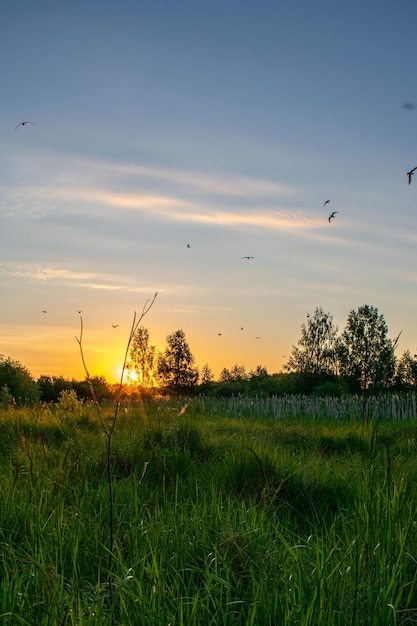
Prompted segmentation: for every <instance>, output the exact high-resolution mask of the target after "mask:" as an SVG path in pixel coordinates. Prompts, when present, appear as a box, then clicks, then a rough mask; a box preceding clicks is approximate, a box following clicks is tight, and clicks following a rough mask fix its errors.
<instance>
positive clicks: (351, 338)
mask: <svg viewBox="0 0 417 626" xmlns="http://www.w3.org/2000/svg"><path fill="white" fill-rule="evenodd" d="M399 336H400V335H398V336H397V337H395V338H389V337H388V326H387V323H386V321H385V318H384V316H383V314H381V313H379V311H378V309H377V308H376V307H373V306H370V305H367V304H365V305H363V306H361V307H359V308H358V309H357V310H352V311H350V313H349V315H348V318H347V322H346V326H345V328H344V330H343V331H342V332H339V329H338V327H337V326H336V325H335V324H334V321H333V317H332V315H331V314H330V313H328V312H325V311H324V310H323V309H322V307H317V308H316V309H315V311H314V313H313V314H311V315H310V314H309V313H307V318H306V321H305V322H304V323H303V324H302V325H301V336H300V338H299V340H298V342H297V345H295V346H293V348H292V351H291V354H290V356H289V358H288V361H287V363H286V364H285V366H284V368H283V371H282V372H279V373H269V372H268V371H267V369H266V368H265V367H264V366H262V365H258V366H257V367H256V368H255V369H254V370H250V371H247V370H246V368H245V366H244V365H239V364H237V363H236V364H235V365H233V367H231V368H230V369H229V368H226V367H224V368H223V369H222V371H221V373H220V376H219V377H218V379H217V380H215V379H214V376H213V373H212V371H211V369H210V367H209V365H208V364H205V365H204V366H203V367H201V368H200V369H199V368H197V367H196V365H195V358H194V356H193V354H192V352H191V349H190V347H189V344H188V341H187V339H186V336H185V333H184V331H183V330H182V329H179V330H176V331H174V332H173V333H171V334H170V335H168V336H167V338H166V347H165V350H164V351H162V352H159V351H158V350H157V349H156V347H155V346H153V345H152V344H151V341H150V334H149V331H148V329H147V328H145V327H144V326H139V327H137V328H136V329H135V332H134V335H133V337H132V341H131V343H130V350H129V357H128V360H127V362H126V384H124V385H123V389H122V394H121V395H120V387H119V385H114V384H110V383H108V382H107V381H106V379H105V378H104V377H103V376H96V377H92V378H87V377H86V379H84V380H82V381H77V380H67V379H65V378H63V377H62V376H47V375H43V376H40V377H39V378H38V379H37V380H34V379H33V378H32V376H31V374H30V372H29V371H28V370H27V368H26V367H25V366H24V365H22V364H21V363H19V362H17V361H14V360H12V359H11V358H10V357H2V358H1V359H0V406H7V405H10V404H16V405H18V406H21V405H33V404H36V403H38V402H57V401H59V399H60V397H61V396H62V394H63V393H64V394H65V393H68V392H74V393H75V394H76V396H77V398H78V399H81V400H86V401H89V400H92V399H93V394H95V397H96V399H97V400H98V401H100V402H111V401H113V400H114V398H115V397H122V398H123V397H125V398H127V397H128V398H130V399H138V400H139V399H143V398H154V397H160V396H161V395H162V396H163V395H165V396H172V395H187V396H190V395H210V396H214V397H216V396H233V395H239V394H240V395H247V396H262V397H266V396H283V395H292V394H300V395H316V396H332V397H339V396H341V395H345V394H359V393H364V392H365V393H368V394H372V395H377V394H380V393H381V392H390V391H391V392H401V391H412V390H415V389H416V387H417V355H416V354H414V355H412V354H411V353H410V351H409V350H406V351H404V352H403V354H402V355H401V357H398V356H397V354H396V349H397V345H398V340H399Z"/></svg>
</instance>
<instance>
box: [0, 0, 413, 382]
mask: <svg viewBox="0 0 417 626" xmlns="http://www.w3.org/2000/svg"><path fill="white" fill-rule="evenodd" d="M1 13H2V15H1V21H0V52H1V54H0V68H1V74H0V75H1V82H2V85H1V87H2V89H1V92H2V95H1V99H0V146H1V149H0V353H1V354H3V355H5V356H8V357H10V358H12V359H14V360H17V361H19V362H20V363H22V364H23V365H24V366H25V367H27V368H28V370H29V371H30V372H31V374H32V375H33V376H34V377H35V378H37V377H39V376H40V375H51V376H64V377H65V378H69V379H71V378H76V379H83V378H84V374H85V373H84V370H83V366H82V362H81V358H80V352H79V346H78V343H77V341H76V337H79V334H80V314H79V313H78V311H82V314H81V315H82V321H83V349H84V356H85V359H86V363H87V366H88V370H89V373H90V374H91V375H104V376H105V377H106V378H107V380H108V381H109V382H116V381H117V380H118V378H119V376H120V368H121V365H122V362H123V357H124V352H125V348H126V342H127V339H128V336H129V332H130V327H131V324H132V320H133V315H134V312H135V311H136V312H138V313H140V311H142V309H143V306H144V305H145V303H146V301H147V300H149V299H152V297H153V295H154V293H155V292H158V296H157V298H156V301H155V303H154V305H153V307H152V309H151V311H150V312H149V313H148V315H147V316H146V318H145V319H144V320H143V325H144V326H146V328H147V329H148V330H149V334H150V341H151V343H152V344H153V345H155V346H156V347H157V348H158V349H159V350H161V351H162V350H164V349H165V347H166V337H167V335H169V334H171V333H172V332H174V331H176V330H178V329H182V330H183V331H184V333H185V336H186V339H187V342H188V344H189V347H190V349H191V352H192V353H193V355H194V357H195V360H196V365H197V366H199V367H202V366H203V365H204V364H206V363H207V364H208V365H209V367H210V368H211V369H212V371H213V373H214V375H215V377H217V376H218V375H219V373H220V371H221V370H222V369H223V368H224V367H226V368H231V367H233V365H234V364H236V363H237V364H239V365H244V366H245V368H246V369H247V370H248V371H249V370H251V369H255V368H256V367H257V365H262V366H264V367H266V368H267V370H268V372H269V373H274V372H279V371H281V370H282V367H283V365H284V364H285V362H286V361H287V359H288V357H289V354H290V353H291V350H292V346H293V345H296V344H297V342H298V339H299V338H300V336H301V324H302V323H304V322H305V321H306V313H307V312H310V313H313V312H314V310H315V308H316V307H319V306H321V307H323V309H324V310H325V311H327V312H329V313H330V314H331V315H332V316H333V319H334V322H335V324H336V325H337V326H338V327H339V330H340V332H341V331H342V330H343V329H344V327H345V324H346V320H347V316H348V314H349V312H350V311H351V310H352V309H357V308H358V307H359V306H362V305H363V304H369V305H372V306H375V307H377V308H378V310H379V312H380V313H382V314H383V315H384V317H385V319H386V322H387V324H388V327H389V336H390V337H392V338H394V337H396V336H397V335H398V333H399V332H400V331H402V334H401V337H400V341H399V346H398V352H397V354H398V356H401V354H402V352H403V351H404V350H407V349H409V350H410V351H411V353H412V354H414V353H415V352H416V351H417V325H416V318H417V315H416V314H417V297H416V296H417V294H416V287H417V284H416V283H417V269H416V268H417V246H416V244H417V170H416V176H415V178H414V179H412V182H411V184H410V185H409V184H408V182H407V176H406V173H407V172H408V171H410V169H412V168H414V167H416V166H417V143H416V140H417V80H416V78H417V69H416V68H417V64H416V59H417V38H416V35H415V25H416V23H417V3H416V2H415V0H402V1H401V2H400V3H394V2H391V1H389V2H388V1H387V0H382V1H381V0H380V1H379V2H376V1H375V0H368V1H367V2H363V1H360V2H359V1H358V0H352V1H351V2H349V3H342V2H335V1H334V0H331V1H330V0H317V1H316V2H314V3H312V2H311V1H310V0H298V1H295V2H283V1H281V0H275V1H273V2H272V1H268V0H258V1H257V2H254V1H250V2H249V1H246V0H240V1H239V2H237V1H234V0H230V1H228V0H221V1H219V0H212V1H211V2H209V3H208V2H204V3H203V2H199V1H198V0H193V1H187V0H177V1H176V2H171V1H167V0H152V1H150V0H149V1H148V0H142V1H138V0H117V1H116V0H112V1H110V0H100V1H98V0H89V1H86V0H83V1H81V0H72V1H71V2H62V1H60V0H54V1H48V0H45V1H43V0H40V1H39V2H38V3H36V5H34V4H33V2H28V1H27V0H21V1H19V2H18V3H17V2H14V1H13V2H12V1H10V0H5V2H4V3H3V4H2V12H1ZM404 105H406V106H404ZM414 107H415V108H414ZM23 121H25V122H26V121H27V122H31V123H28V124H25V125H20V126H18V124H20V123H21V122H23ZM16 126H17V128H16ZM326 200H330V202H329V203H328V204H327V205H326V206H323V205H324V202H325V201H326ZM333 211H335V212H337V213H335V217H334V219H332V220H331V221H330V222H329V220H328V217H329V215H330V213H331V212H333ZM188 246H189V247H188ZM245 256H251V257H254V258H251V259H245V258H243V257H245ZM43 311H46V313H43ZM113 326H117V327H116V328H114V327H113ZM242 328H243V330H241V329H242Z"/></svg>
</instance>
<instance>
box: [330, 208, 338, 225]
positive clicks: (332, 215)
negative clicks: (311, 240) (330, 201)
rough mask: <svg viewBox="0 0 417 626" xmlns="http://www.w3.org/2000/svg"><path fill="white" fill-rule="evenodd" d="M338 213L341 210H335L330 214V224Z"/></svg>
mask: <svg viewBox="0 0 417 626" xmlns="http://www.w3.org/2000/svg"><path fill="white" fill-rule="evenodd" d="M336 213H339V211H333V213H332V214H331V215H329V224H330V220H332V219H334V217H335V215H336Z"/></svg>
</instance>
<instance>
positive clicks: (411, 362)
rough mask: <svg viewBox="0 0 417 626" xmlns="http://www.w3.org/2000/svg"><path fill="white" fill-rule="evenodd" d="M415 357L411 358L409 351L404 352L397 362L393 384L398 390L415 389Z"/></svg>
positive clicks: (416, 374)
mask: <svg viewBox="0 0 417 626" xmlns="http://www.w3.org/2000/svg"><path fill="white" fill-rule="evenodd" d="M416 356H417V355H414V357H412V356H411V353H410V350H405V351H404V352H403V355H402V357H401V358H400V359H399V360H398V363H397V371H396V374H395V383H396V387H397V388H398V389H400V390H401V389H416V388H417V359H416Z"/></svg>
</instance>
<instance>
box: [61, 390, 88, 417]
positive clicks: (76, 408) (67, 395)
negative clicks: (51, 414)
mask: <svg viewBox="0 0 417 626" xmlns="http://www.w3.org/2000/svg"><path fill="white" fill-rule="evenodd" d="M82 410H83V401H82V400H79V399H78V398H77V394H76V393H75V391H74V389H64V390H63V391H61V393H60V394H59V398H58V402H57V411H58V413H59V415H60V416H62V417H66V416H68V415H71V416H76V417H79V416H80V415H81V413H82Z"/></svg>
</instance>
